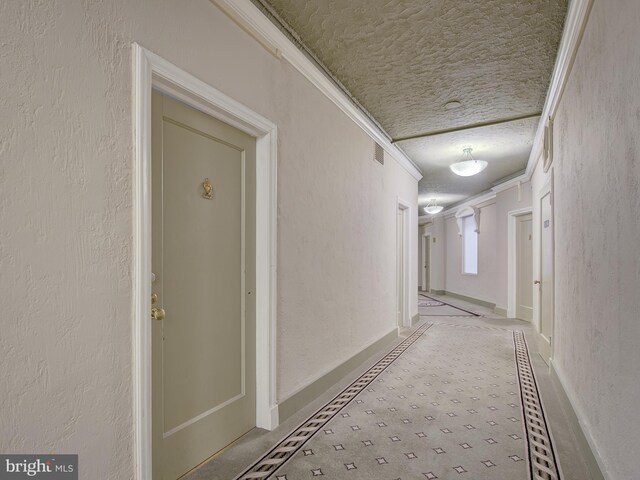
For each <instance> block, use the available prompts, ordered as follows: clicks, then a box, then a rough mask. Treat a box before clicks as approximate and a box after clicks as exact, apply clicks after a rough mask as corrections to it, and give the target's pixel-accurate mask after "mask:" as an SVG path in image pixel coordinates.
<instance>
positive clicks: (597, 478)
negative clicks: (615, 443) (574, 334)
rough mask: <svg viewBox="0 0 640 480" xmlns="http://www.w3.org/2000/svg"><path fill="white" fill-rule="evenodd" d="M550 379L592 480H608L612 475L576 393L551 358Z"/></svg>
mask: <svg viewBox="0 0 640 480" xmlns="http://www.w3.org/2000/svg"><path fill="white" fill-rule="evenodd" d="M549 371H550V374H551V375H550V376H551V381H552V382H553V383H555V384H556V387H558V388H557V390H558V392H559V393H560V401H561V402H562V407H563V409H564V410H565V412H566V413H567V416H568V417H569V423H570V424H571V428H572V430H573V432H574V434H575V436H576V439H577V441H578V443H579V444H580V450H581V451H582V452H584V453H585V454H586V456H587V457H588V458H585V460H586V462H587V467H588V469H589V472H590V473H591V474H592V475H593V480H601V479H602V480H610V479H611V478H612V477H611V476H610V475H609V474H608V473H607V469H606V467H605V464H604V461H603V460H602V456H601V455H600V452H599V451H598V447H597V446H596V442H595V441H594V439H593V436H592V435H591V427H590V426H589V423H588V422H587V421H586V420H585V418H586V417H585V415H584V413H583V412H582V410H581V409H580V408H579V407H578V403H577V402H576V395H575V393H574V392H573V390H571V389H570V388H569V387H568V386H569V384H568V383H567V380H566V377H565V375H564V373H562V371H561V370H560V369H559V368H558V366H557V365H556V364H555V362H554V361H553V360H551V361H550V362H549Z"/></svg>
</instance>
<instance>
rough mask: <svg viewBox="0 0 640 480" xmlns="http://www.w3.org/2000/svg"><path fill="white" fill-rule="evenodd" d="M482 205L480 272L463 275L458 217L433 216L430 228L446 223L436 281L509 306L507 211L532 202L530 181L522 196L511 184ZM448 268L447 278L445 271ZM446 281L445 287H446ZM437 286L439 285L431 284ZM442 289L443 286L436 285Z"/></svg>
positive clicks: (464, 292)
mask: <svg viewBox="0 0 640 480" xmlns="http://www.w3.org/2000/svg"><path fill="white" fill-rule="evenodd" d="M480 205H481V211H480V235H479V237H478V275H463V274H462V273H461V272H462V238H461V237H460V236H459V235H458V224H457V222H456V219H455V217H448V218H446V219H444V220H443V219H442V218H441V217H438V218H436V219H435V220H434V223H433V225H432V226H431V229H432V230H433V231H437V230H439V225H440V224H441V223H444V232H443V233H445V235H444V238H443V239H442V240H444V241H443V242H442V243H441V244H440V246H439V247H436V250H435V251H436V252H438V254H437V256H436V258H438V260H439V259H440V258H441V257H442V256H444V257H445V258H446V261H444V262H441V261H434V268H433V269H432V272H433V273H432V275H433V276H434V278H436V279H437V280H436V281H437V282H440V281H441V280H440V279H442V281H443V283H444V285H443V287H442V289H443V290H447V291H450V292H453V293H459V294H462V295H467V296H469V297H473V298H476V299H479V300H485V301H487V302H491V303H495V304H496V306H498V307H501V308H504V309H506V308H507V285H508V282H507V273H508V241H507V239H508V213H509V212H510V211H512V210H518V209H520V208H525V207H529V206H531V184H530V183H529V182H525V183H523V184H522V186H521V193H520V200H518V187H512V188H509V189H508V190H503V191H502V192H499V193H497V194H496V198H495V199H494V200H491V201H490V202H485V203H484V204H480ZM444 272H446V278H443V277H445V275H444ZM445 285H446V287H445ZM432 288H436V287H432ZM437 289H438V290H440V289H441V288H437Z"/></svg>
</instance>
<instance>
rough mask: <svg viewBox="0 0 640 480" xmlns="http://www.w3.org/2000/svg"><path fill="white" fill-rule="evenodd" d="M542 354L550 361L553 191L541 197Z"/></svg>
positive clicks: (551, 334) (540, 286)
mask: <svg viewBox="0 0 640 480" xmlns="http://www.w3.org/2000/svg"><path fill="white" fill-rule="evenodd" d="M539 282H540V283H539V288H540V337H541V342H540V355H541V356H542V358H543V359H544V361H545V362H547V363H548V362H549V359H550V358H551V355H552V341H553V208H552V205H551V192H548V193H546V194H544V195H543V196H542V197H541V199H540V280H539Z"/></svg>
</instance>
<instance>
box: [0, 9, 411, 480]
mask: <svg viewBox="0 0 640 480" xmlns="http://www.w3.org/2000/svg"><path fill="white" fill-rule="evenodd" d="M133 41H137V42H139V43H140V44H141V45H142V46H144V47H146V48H148V49H150V50H151V51H153V52H155V53H157V54H159V55H160V56H162V57H164V58H166V59H167V60H169V61H170V62H172V63H174V64H176V65H177V66H179V67H180V68H182V69H184V70H186V71H187V72H189V73H191V74H193V75H195V76H196V77H198V78H200V79H201V80H203V81H205V82H207V83H209V84H210V85H213V86H214V87H216V88H218V89H220V90H221V91H223V92H224V93H226V94H228V95H230V96H231V97H233V98H234V99H236V100H238V101H240V102H242V103H244V104H246V105H247V106H249V107H250V108H251V109H253V110H255V111H257V112H258V113H260V114H262V115H264V116H265V117H267V118H269V119H270V120H271V121H273V122H275V123H276V124H277V125H278V128H279V132H278V133H279V162H278V169H279V171H278V174H279V178H278V191H279V198H278V237H279V246H278V255H279V261H278V269H279V273H278V393H279V398H280V399H282V398H284V397H286V396H287V395H288V394H289V393H290V392H292V391H295V390H296V389H298V388H300V387H301V386H303V385H304V384H305V382H306V381H308V380H309V379H311V378H314V377H315V376H317V375H320V374H322V373H323V372H324V371H326V370H327V369H329V368H331V367H332V366H333V365H334V364H337V363H340V362H342V361H344V360H346V359H347V358H349V357H350V356H351V355H353V354H354V353H356V352H358V351H359V350H360V349H362V348H363V347H364V346H366V345H367V344H369V343H370V342H372V341H374V340H376V339H378V338H380V337H382V336H383V335H384V334H385V333H387V332H388V331H390V330H391V329H392V328H393V327H394V325H395V209H396V201H397V197H398V196H400V197H401V198H403V199H404V200H406V201H409V202H410V203H411V204H413V205H414V206H415V205H417V182H416V180H415V179H413V178H412V177H410V176H409V174H408V173H406V172H405V171H404V170H403V169H402V168H400V167H399V165H398V164H396V163H395V162H394V161H393V160H392V159H390V158H388V157H387V162H386V164H385V165H384V166H381V165H379V164H377V163H375V162H374V161H373V160H372V140H371V139H370V138H369V137H368V136H367V135H365V134H364V133H363V132H362V131H361V130H360V129H359V128H358V127H356V126H355V125H354V124H353V123H352V122H351V121H350V120H349V119H348V118H347V117H346V116H345V115H344V114H342V113H341V112H340V111H339V110H338V108H337V107H336V106H335V105H333V104H332V103H331V102H330V101H329V100H328V99H327V98H325V97H324V96H322V95H321V94H320V93H319V92H318V91H317V90H316V89H315V88H314V87H313V86H312V85H311V84H310V83H308V82H307V81H306V80H305V79H304V78H303V77H302V76H301V75H300V74H299V73H298V72H297V71H296V70H294V69H293V67H291V66H290V65H289V64H288V63H287V62H286V61H280V60H277V59H275V58H274V57H273V56H271V55H270V54H269V53H267V52H266V51H265V50H264V49H263V48H262V47H260V46H259V45H258V44H257V43H256V42H255V41H254V40H252V39H251V38H250V37H249V36H248V35H246V34H245V33H244V32H242V31H241V30H240V29H239V28H238V27H237V26H236V25H234V24H233V23H232V22H231V21H230V20H228V19H227V18H226V17H225V16H224V15H222V14H221V13H220V12H219V11H218V10H217V9H216V8H215V7H214V6H213V5H212V4H211V3H210V2H209V1H207V0H194V1H189V2H183V1H178V0H154V1H152V0H144V1H142V0H138V1H135V2H133V1H128V0H112V1H109V2H101V1H97V0H88V1H80V0H58V1H53V0H52V1H47V2H23V1H21V0H9V1H4V2H1V3H0V48H1V57H2V75H1V76H0V92H1V93H0V111H2V112H3V114H2V116H0V161H1V164H0V171H1V175H0V225H2V228H1V231H0V262H1V270H0V271H1V274H0V292H2V295H1V296H0V308H1V311H2V316H1V317H0V330H1V331H2V335H0V351H2V352H3V361H2V362H0V405H1V410H2V415H0V451H2V452H6V453H8V452H43V451H45V452H70V453H79V454H80V476H81V478H102V479H117V480H121V479H126V478H131V476H132V471H133V453H132V385H131V381H132V380H131V378H132V377H131V374H132V371H131V369H132V362H131V355H132V351H131V342H132V281H131V269H132V219H133V211H132V168H133V155H132V130H131V129H132V120H131V119H132V111H131V93H132V91H131V88H132V84H131V76H132V75H131V42H133ZM415 212H416V211H415V210H413V213H414V215H413V216H412V228H411V234H410V238H411V239H414V240H413V241H415V239H416V237H417V215H415ZM413 241H412V243H413ZM412 255H413V258H415V256H416V255H417V245H412ZM412 263H413V265H414V266H415V268H413V269H412V279H413V281H414V283H413V285H414V287H412V292H413V293H412V295H413V300H412V310H413V312H412V313H416V312H417V298H416V295H417V293H416V290H417V289H416V288H415V285H417V262H415V261H413V262H412Z"/></svg>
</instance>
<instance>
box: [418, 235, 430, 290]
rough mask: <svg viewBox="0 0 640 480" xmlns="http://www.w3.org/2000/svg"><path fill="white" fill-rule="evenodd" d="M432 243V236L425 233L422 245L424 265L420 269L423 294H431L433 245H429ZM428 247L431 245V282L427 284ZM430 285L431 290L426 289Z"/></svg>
mask: <svg viewBox="0 0 640 480" xmlns="http://www.w3.org/2000/svg"><path fill="white" fill-rule="evenodd" d="M429 242H431V234H430V233H425V234H424V235H422V245H421V247H420V248H422V265H420V268H421V270H422V272H421V275H422V276H421V279H422V288H421V291H423V292H427V293H428V292H430V291H431V244H430V243H429ZM427 245H429V281H428V282H427V272H426V271H425V270H426V268H425V267H426V266H427V263H426V259H427ZM427 283H428V284H429V288H424V287H425V285H426V284H427Z"/></svg>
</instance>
